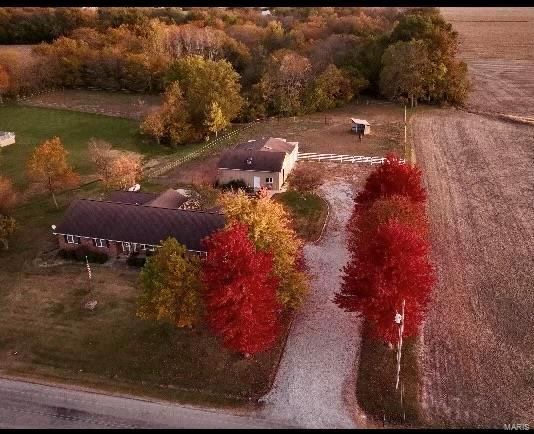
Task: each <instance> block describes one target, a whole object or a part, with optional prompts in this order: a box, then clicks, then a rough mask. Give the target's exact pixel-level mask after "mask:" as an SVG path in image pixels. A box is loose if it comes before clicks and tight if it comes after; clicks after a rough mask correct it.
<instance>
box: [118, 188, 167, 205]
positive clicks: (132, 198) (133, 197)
mask: <svg viewBox="0 0 534 434" xmlns="http://www.w3.org/2000/svg"><path fill="white" fill-rule="evenodd" d="M157 197H158V195H157V194H156V193H145V192H142V191H120V190H119V191H112V192H111V193H110V194H109V199H108V200H109V201H110V202H118V203H133V204H137V205H143V204H145V203H147V202H150V201H151V200H154V199H156V198H157Z"/></svg>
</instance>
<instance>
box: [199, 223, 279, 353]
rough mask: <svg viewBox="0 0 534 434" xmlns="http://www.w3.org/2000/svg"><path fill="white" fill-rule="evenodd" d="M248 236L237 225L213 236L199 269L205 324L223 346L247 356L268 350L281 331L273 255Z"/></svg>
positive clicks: (239, 225)
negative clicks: (203, 286)
mask: <svg viewBox="0 0 534 434" xmlns="http://www.w3.org/2000/svg"><path fill="white" fill-rule="evenodd" d="M248 232H249V231H248V228H247V226H246V225H244V224H242V223H235V224H233V225H231V226H229V227H228V228H226V229H224V230H222V231H219V232H216V233H214V234H213V235H211V237H209V238H208V239H207V240H206V241H205V247H206V249H207V252H208V256H207V259H206V260H205V262H204V263H203V266H202V280H203V282H204V285H205V291H206V296H205V304H206V317H207V321H208V323H209V325H210V327H211V329H212V330H213V331H214V332H215V334H216V335H218V336H220V337H221V338H222V341H223V343H224V345H225V347H227V348H228V349H230V350H233V351H238V352H241V353H243V354H245V355H251V354H255V353H257V352H260V351H265V350H267V349H269V348H270V347H271V346H272V345H273V344H274V342H275V340H276V338H277V336H278V332H279V323H278V309H279V305H278V302H277V300H276V286H277V279H276V278H275V277H274V275H273V273H272V267H273V259H272V255H271V254H269V253H264V252H260V251H258V250H256V247H255V246H254V244H253V243H252V241H251V240H250V239H249V235H248Z"/></svg>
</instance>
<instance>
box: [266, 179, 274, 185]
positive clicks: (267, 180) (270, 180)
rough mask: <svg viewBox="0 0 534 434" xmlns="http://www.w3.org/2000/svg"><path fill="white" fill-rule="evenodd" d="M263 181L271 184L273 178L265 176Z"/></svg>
mask: <svg viewBox="0 0 534 434" xmlns="http://www.w3.org/2000/svg"><path fill="white" fill-rule="evenodd" d="M265 182H266V183H267V184H272V183H273V178H265Z"/></svg>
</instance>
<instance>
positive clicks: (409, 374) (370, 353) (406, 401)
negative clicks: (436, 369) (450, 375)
mask: <svg viewBox="0 0 534 434" xmlns="http://www.w3.org/2000/svg"><path fill="white" fill-rule="evenodd" d="M417 351H418V345H417V340H416V339H414V338H407V339H405V340H404V343H403V351H402V357H401V374H400V380H401V382H400V383H399V389H395V382H396V375H397V360H396V354H397V351H396V348H393V349H390V348H388V347H387V345H385V344H384V343H383V342H382V341H380V340H378V339H374V338H372V337H369V336H362V344H361V352H360V366H359V372H358V381H357V384H356V391H357V397H358V404H359V406H360V407H361V408H362V410H364V411H365V413H366V414H367V415H369V416H371V417H372V418H373V419H374V421H375V422H385V423H386V424H388V426H391V425H392V424H394V425H396V426H398V425H415V426H418V425H419V424H420V423H421V407H420V400H421V379H420V375H421V374H420V369H419V366H418V356H417ZM401 388H402V389H401ZM401 390H402V394H403V396H402V400H401Z"/></svg>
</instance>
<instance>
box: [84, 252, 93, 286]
mask: <svg viewBox="0 0 534 434" xmlns="http://www.w3.org/2000/svg"><path fill="white" fill-rule="evenodd" d="M85 267H86V268H87V276H88V277H89V289H91V288H92V276H91V266H90V265H89V260H88V259H87V255H86V256H85Z"/></svg>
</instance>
